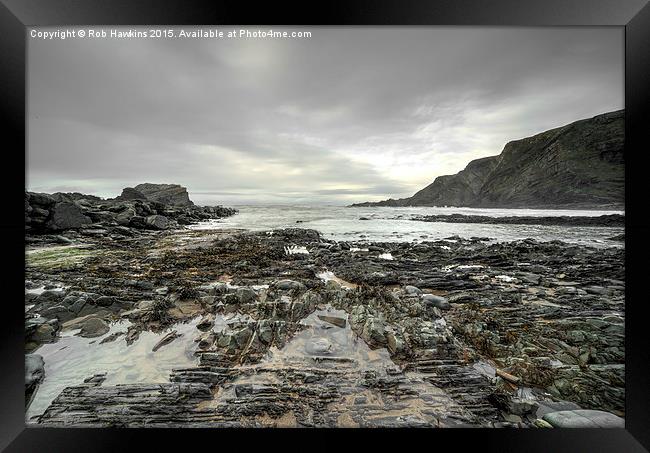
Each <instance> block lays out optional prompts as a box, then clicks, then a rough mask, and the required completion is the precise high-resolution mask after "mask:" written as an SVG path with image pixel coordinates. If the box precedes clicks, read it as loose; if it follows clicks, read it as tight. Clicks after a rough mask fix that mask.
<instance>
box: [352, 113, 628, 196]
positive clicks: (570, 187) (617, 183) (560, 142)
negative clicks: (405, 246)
mask: <svg viewBox="0 0 650 453" xmlns="http://www.w3.org/2000/svg"><path fill="white" fill-rule="evenodd" d="M624 113H625V111H624V110H619V111H615V112H610V113H605V114H602V115H598V116H595V117H593V118H589V119H584V120H580V121H576V122H574V123H571V124H569V125H566V126H563V127H559V128H556V129H551V130H549V131H546V132H542V133H540V134H537V135H534V136H532V137H527V138H524V139H521V140H515V141H511V142H509V143H508V144H506V146H505V147H504V149H503V151H502V152H501V154H500V155H498V156H492V157H485V158H482V159H477V160H473V161H471V162H470V163H469V164H468V165H467V166H466V167H465V169H464V170H462V171H460V172H459V173H457V174H455V175H445V176H439V177H437V178H436V179H435V180H434V181H433V182H432V183H431V184H430V185H428V186H427V187H425V188H424V189H422V190H420V191H419V192H417V193H416V194H415V195H413V196H412V197H410V198H402V199H398V200H393V199H390V200H386V201H380V202H377V203H359V204H356V205H353V206H467V207H501V208H523V207H527V208H596V207H612V208H614V207H616V208H621V207H622V206H623V204H624V196H625V192H624V182H625V167H624V153H623V145H624V133H625V123H624Z"/></svg>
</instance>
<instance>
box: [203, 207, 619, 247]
mask: <svg viewBox="0 0 650 453" xmlns="http://www.w3.org/2000/svg"><path fill="white" fill-rule="evenodd" d="M236 208H237V209H239V213H238V214H236V215H234V216H232V217H227V218H225V219H219V220H209V221H206V222H201V223H199V224H197V225H194V226H192V227H191V228H194V229H203V230H205V229H227V228H243V229H247V230H251V231H266V230H272V229H276V228H312V229H315V230H318V231H319V232H321V233H322V234H323V235H324V236H325V237H326V238H328V239H334V240H337V241H359V240H361V241H364V240H365V241H377V242H413V241H423V240H436V239H443V238H446V237H449V236H453V235H458V236H461V237H466V238H469V237H472V236H477V237H489V238H492V239H493V240H495V241H515V240H520V239H525V238H534V239H538V240H542V241H551V240H561V241H566V242H570V243H575V244H583V245H591V246H596V247H622V245H623V244H622V243H620V242H616V241H610V240H608V239H607V238H609V237H612V236H615V235H618V234H621V233H623V231H624V228H620V227H567V226H545V225H486V224H471V223H443V222H422V221H414V220H410V219H411V218H413V217H415V216H421V215H435V214H466V215H486V216H493V217H504V216H535V217H543V216H600V215H605V214H623V212H622V211H586V210H571V211H567V210H547V209H476V208H437V207H404V208H388V207H377V208H346V207H340V206H237V207H236ZM362 217H364V218H367V219H368V220H360V218H362Z"/></svg>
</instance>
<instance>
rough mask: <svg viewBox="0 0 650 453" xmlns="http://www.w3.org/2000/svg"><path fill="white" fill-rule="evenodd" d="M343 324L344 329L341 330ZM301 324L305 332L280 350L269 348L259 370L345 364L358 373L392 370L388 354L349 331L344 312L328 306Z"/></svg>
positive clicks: (346, 316) (302, 331) (392, 365)
mask: <svg viewBox="0 0 650 453" xmlns="http://www.w3.org/2000/svg"><path fill="white" fill-rule="evenodd" d="M328 319H329V320H330V321H328ZM343 322H344V323H345V326H344V327H340V326H341V325H342V323H343ZM300 324H303V325H304V326H305V328H304V329H303V330H301V331H300V332H298V333H296V335H295V336H294V337H293V338H292V339H291V340H290V341H289V342H288V343H287V344H286V345H285V346H284V347H283V348H282V349H280V350H278V349H277V348H275V347H273V348H271V349H270V350H269V353H268V354H267V356H266V357H265V358H264V359H263V360H262V362H261V363H260V366H274V365H280V366H287V365H302V366H306V367H312V368H313V367H323V366H326V367H328V366H338V365H337V364H340V363H347V364H349V365H350V366H352V367H354V368H357V369H377V370H379V371H384V370H385V369H386V367H389V368H393V367H395V363H394V362H393V361H392V360H391V358H390V354H389V353H388V350H386V349H385V348H381V349H375V350H372V349H370V347H369V346H368V345H367V344H366V343H365V341H363V340H362V339H361V338H359V337H358V336H357V335H356V334H355V333H354V332H353V331H352V329H351V328H350V323H349V322H348V315H347V313H346V312H345V311H343V310H335V309H333V308H332V307H330V306H327V307H326V308H325V309H324V310H316V311H315V312H313V313H312V314H310V315H309V316H307V317H306V318H304V319H303V320H301V321H300Z"/></svg>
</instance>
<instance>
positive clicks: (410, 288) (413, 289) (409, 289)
mask: <svg viewBox="0 0 650 453" xmlns="http://www.w3.org/2000/svg"><path fill="white" fill-rule="evenodd" d="M404 291H406V294H422V290H421V289H420V288H417V287H415V286H410V285H408V286H405V287H404Z"/></svg>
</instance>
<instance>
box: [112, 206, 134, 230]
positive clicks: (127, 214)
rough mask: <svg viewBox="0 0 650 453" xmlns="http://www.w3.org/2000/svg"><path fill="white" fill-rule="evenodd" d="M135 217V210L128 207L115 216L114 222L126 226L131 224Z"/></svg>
mask: <svg viewBox="0 0 650 453" xmlns="http://www.w3.org/2000/svg"><path fill="white" fill-rule="evenodd" d="M135 215H136V213H135V209H134V208H132V207H131V206H128V207H127V208H126V209H124V210H123V211H121V212H120V213H118V214H117V215H116V216H115V221H116V222H117V223H119V224H120V225H123V226H126V225H128V224H129V223H131V219H132V218H133V217H135Z"/></svg>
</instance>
